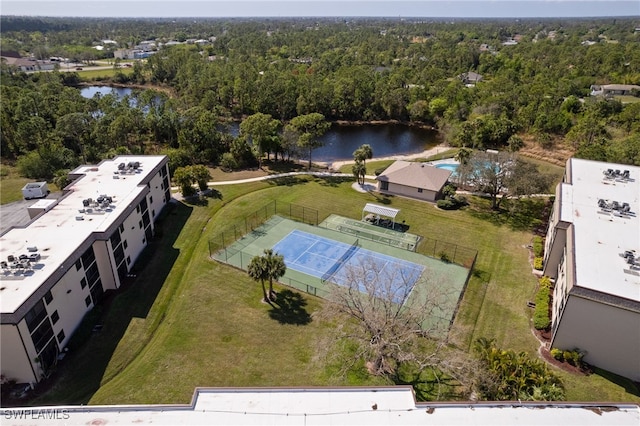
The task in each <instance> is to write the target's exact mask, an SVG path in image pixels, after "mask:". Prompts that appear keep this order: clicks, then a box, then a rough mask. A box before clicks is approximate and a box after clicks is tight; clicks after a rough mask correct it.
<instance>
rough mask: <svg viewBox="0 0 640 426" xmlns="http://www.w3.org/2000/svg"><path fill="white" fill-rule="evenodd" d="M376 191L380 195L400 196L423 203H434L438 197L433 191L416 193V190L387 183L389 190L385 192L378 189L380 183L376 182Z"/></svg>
mask: <svg viewBox="0 0 640 426" xmlns="http://www.w3.org/2000/svg"><path fill="white" fill-rule="evenodd" d="M378 190H379V191H380V192H382V193H387V194H395V195H401V196H403V197H410V198H416V199H418V200H423V201H435V200H436V199H437V196H438V193H437V192H435V191H429V190H426V189H423V190H422V192H418V188H415V187H411V186H405V185H398V184H397V183H393V182H389V189H387V190H386V191H385V190H381V189H380V182H378Z"/></svg>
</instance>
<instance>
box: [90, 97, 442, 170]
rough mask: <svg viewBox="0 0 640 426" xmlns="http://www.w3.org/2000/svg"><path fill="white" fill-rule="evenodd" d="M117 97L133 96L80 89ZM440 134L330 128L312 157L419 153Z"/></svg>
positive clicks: (396, 127)
mask: <svg viewBox="0 0 640 426" xmlns="http://www.w3.org/2000/svg"><path fill="white" fill-rule="evenodd" d="M98 93H100V94H101V95H103V96H104V95H107V94H110V93H112V94H115V95H117V96H118V97H119V98H122V97H124V96H126V95H130V94H132V93H133V90H132V89H130V88H126V87H108V86H87V87H83V88H82V89H80V94H81V95H82V96H84V97H85V98H92V97H93V96H95V95H96V94H98ZM226 131H228V132H229V133H231V134H232V135H234V136H236V135H237V134H238V132H239V123H232V124H231V125H230V126H228V127H227V128H226ZM436 135H437V132H435V131H433V130H429V129H422V128H418V127H412V126H407V125H404V124H396V123H385V124H369V123H367V124H360V125H337V124H334V125H333V126H331V128H330V129H329V131H328V132H327V133H326V134H324V135H323V136H322V137H321V138H320V140H321V141H322V142H323V144H324V146H322V147H321V148H317V149H315V150H313V152H312V153H311V157H312V159H313V160H314V161H323V162H331V161H339V160H349V159H352V158H353V151H355V150H356V149H358V147H360V145H363V144H369V145H371V149H372V150H373V155H374V157H386V156H392V155H406V154H416V153H419V152H422V151H424V150H425V149H428V148H430V147H432V146H435V145H436V144H437V140H436Z"/></svg>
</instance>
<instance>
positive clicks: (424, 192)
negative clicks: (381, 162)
mask: <svg viewBox="0 0 640 426" xmlns="http://www.w3.org/2000/svg"><path fill="white" fill-rule="evenodd" d="M450 176H451V171H450V170H445V169H439V168H437V167H434V166H432V165H430V164H426V163H418V162H413V161H396V162H394V163H393V164H391V165H390V166H389V167H387V169H386V170H385V171H384V172H382V173H381V174H380V175H379V176H378V177H377V178H376V180H377V181H378V191H379V192H381V193H383V194H393V195H402V196H404V197H411V198H416V199H418V200H423V201H436V200H437V199H438V198H440V196H441V193H442V188H443V187H444V186H445V184H446V183H447V181H448V180H449V177H450Z"/></svg>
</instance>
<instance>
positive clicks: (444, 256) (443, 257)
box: [438, 251, 451, 263]
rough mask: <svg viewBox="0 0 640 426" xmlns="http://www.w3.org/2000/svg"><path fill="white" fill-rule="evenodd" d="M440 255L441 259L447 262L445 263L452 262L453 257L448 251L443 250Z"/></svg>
mask: <svg viewBox="0 0 640 426" xmlns="http://www.w3.org/2000/svg"><path fill="white" fill-rule="evenodd" d="M438 256H440V260H442V261H443V262H445V263H451V258H450V257H449V255H448V254H447V253H446V252H444V251H441V252H440V253H439V254H438Z"/></svg>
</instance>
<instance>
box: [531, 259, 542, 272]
mask: <svg viewBox="0 0 640 426" xmlns="http://www.w3.org/2000/svg"><path fill="white" fill-rule="evenodd" d="M533 269H535V270H537V271H542V258H541V257H535V258H534V259H533Z"/></svg>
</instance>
